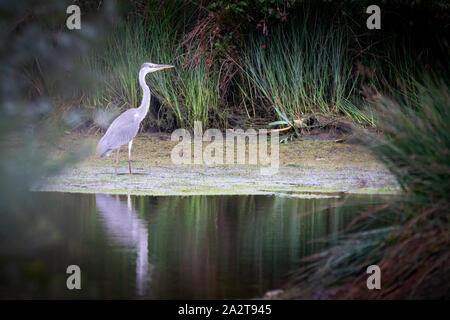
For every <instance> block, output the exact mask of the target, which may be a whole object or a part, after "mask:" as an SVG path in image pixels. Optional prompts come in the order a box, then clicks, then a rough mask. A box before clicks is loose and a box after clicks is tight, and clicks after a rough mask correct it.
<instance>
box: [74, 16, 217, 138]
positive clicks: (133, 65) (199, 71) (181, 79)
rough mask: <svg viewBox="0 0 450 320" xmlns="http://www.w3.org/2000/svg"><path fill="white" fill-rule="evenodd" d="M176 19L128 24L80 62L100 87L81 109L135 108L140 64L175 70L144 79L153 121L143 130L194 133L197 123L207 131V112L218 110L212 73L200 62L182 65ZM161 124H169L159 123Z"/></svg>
mask: <svg viewBox="0 0 450 320" xmlns="http://www.w3.org/2000/svg"><path fill="white" fill-rule="evenodd" d="M174 10H175V9H174ZM175 16H176V13H175V12H173V13H172V14H171V15H169V14H167V13H166V14H165V15H164V16H161V17H160V16H157V15H154V16H152V17H151V18H149V19H151V22H148V21H147V20H144V19H142V18H139V17H138V18H135V20H133V21H131V20H130V21H127V22H125V23H123V24H121V25H119V26H118V27H117V29H116V30H114V31H113V32H112V33H111V34H110V35H109V37H108V38H107V39H106V48H105V50H104V51H103V52H102V54H101V55H99V54H98V51H97V52H92V54H91V55H88V56H87V57H86V58H84V62H83V63H84V64H85V65H87V66H89V68H90V69H91V70H93V73H94V74H98V75H100V76H101V77H102V81H101V82H100V86H99V87H95V88H93V89H92V90H90V91H89V92H90V94H88V95H85V96H84V99H83V104H84V105H90V106H94V107H95V108H106V109H108V108H109V106H111V105H113V106H116V107H119V108H120V109H121V111H124V110H125V109H127V108H133V107H137V106H139V104H140V101H141V94H142V93H141V89H140V87H139V83H138V77H137V74H138V70H139V68H140V66H141V64H142V63H143V62H154V63H164V64H174V65H175V66H176V68H175V69H171V70H170V71H164V72H155V73H152V74H151V75H149V76H148V77H147V79H146V80H147V83H148V85H149V86H150V90H151V92H152V94H153V97H154V98H156V100H157V102H156V101H155V99H152V102H151V104H152V106H151V110H153V114H154V117H147V118H146V120H145V121H144V126H147V127H148V126H157V127H159V128H163V129H170V128H172V127H174V126H177V127H180V126H181V127H193V123H194V121H197V120H198V121H202V123H203V124H204V125H205V126H206V125H207V124H208V121H209V116H210V111H214V110H217V92H216V86H217V76H216V75H217V73H215V72H214V70H212V69H209V68H208V67H207V66H206V64H205V62H204V61H200V62H199V63H198V64H197V65H186V60H187V58H188V57H187V56H186V55H185V54H184V52H183V48H182V46H181V43H182V39H183V34H182V33H180V31H179V30H180V28H179V26H178V24H179V23H180V22H179V21H178V22H174V21H177V20H176V19H175V18H174V17H175ZM155 115H156V116H155ZM171 118H174V119H175V122H176V123H175V125H174V123H172V122H171V121H170V119H171ZM162 119H163V120H162ZM164 119H166V121H168V122H166V123H163V121H164ZM167 119H169V120H167Z"/></svg>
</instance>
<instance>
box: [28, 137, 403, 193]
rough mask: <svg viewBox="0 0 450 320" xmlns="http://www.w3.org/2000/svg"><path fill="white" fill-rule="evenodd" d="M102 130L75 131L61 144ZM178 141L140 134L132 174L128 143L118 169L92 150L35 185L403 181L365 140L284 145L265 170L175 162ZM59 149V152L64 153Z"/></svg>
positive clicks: (128, 189)
mask: <svg viewBox="0 0 450 320" xmlns="http://www.w3.org/2000/svg"><path fill="white" fill-rule="evenodd" d="M98 139H99V137H98V136H92V135H89V136H83V135H75V134H71V135H69V136H68V137H66V140H65V145H63V147H62V148H61V149H66V150H67V149H68V148H70V147H71V146H72V145H73V144H74V143H80V142H81V141H90V142H91V144H92V146H95V144H96V142H97V141H98ZM175 145H176V143H175V142H172V141H170V137H168V136H167V135H141V136H138V137H137V138H136V139H135V141H134V143H133V152H132V159H133V165H132V166H133V174H131V175H129V174H128V165H127V161H126V156H127V155H126V152H125V147H123V148H122V152H121V160H120V161H119V174H118V175H115V174H114V157H112V156H111V157H109V158H106V159H105V158H102V159H100V158H97V157H96V156H94V155H92V156H90V157H88V158H87V159H85V160H84V161H83V162H81V163H78V164H77V165H76V166H75V167H73V168H66V170H65V171H64V172H63V173H62V174H60V175H58V176H55V177H51V178H48V179H46V180H45V181H43V183H42V184H41V185H40V186H37V187H36V188H35V190H39V191H61V192H77V193H109V194H136V195H200V194H202V195H225V194H226V195H239V194H284V195H285V196H289V194H308V193H315V194H316V195H319V194H321V193H323V194H324V195H325V194H327V195H328V196H330V195H332V194H335V193H365V194H368V193H385V194H389V193H396V192H398V186H397V184H396V182H395V180H394V178H393V177H392V175H391V174H390V173H389V172H388V170H387V169H386V168H384V167H383V165H382V164H380V163H379V162H377V161H376V160H375V159H374V158H373V157H372V156H371V155H370V154H369V152H368V150H367V149H366V148H365V147H364V146H361V145H355V144H349V143H339V144H337V143H335V142H334V141H331V140H320V141H316V140H309V141H308V140H306V141H294V142H292V143H290V144H288V145H280V167H279V170H278V173H276V174H274V175H262V174H261V173H260V168H259V166H257V165H247V164H245V165H238V164H233V165H220V166H214V167H208V166H201V165H179V166H178V165H173V164H172V162H171V159H170V152H171V150H172V148H173V146H175ZM63 153H64V152H63V151H59V152H58V154H55V155H54V157H59V156H62V155H63Z"/></svg>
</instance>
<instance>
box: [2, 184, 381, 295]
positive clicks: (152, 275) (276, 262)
mask: <svg viewBox="0 0 450 320" xmlns="http://www.w3.org/2000/svg"><path fill="white" fill-rule="evenodd" d="M33 197H35V198H36V201H34V202H33V203H34V205H33V208H32V211H33V212H32V213H30V214H33V215H34V216H39V219H40V220H38V221H41V222H39V223H36V225H35V226H32V229H33V233H32V236H28V238H26V239H28V240H27V241H28V242H22V243H21V244H22V245H17V243H16V245H15V244H14V243H15V242H14V241H25V240H20V239H22V238H20V235H17V238H16V239H7V241H8V245H9V248H10V250H11V251H14V252H9V253H5V252H4V253H2V255H1V259H0V279H1V280H2V285H1V286H0V288H1V290H0V296H1V297H10V298H11V297H19V298H31V297H33V298H143V299H239V298H241V299H247V298H256V297H262V296H264V293H265V292H267V291H269V290H274V289H280V288H283V286H285V285H286V284H287V283H288V282H289V274H290V273H291V272H292V271H294V270H295V269H296V268H297V267H298V266H299V260H300V259H301V258H302V257H305V256H307V255H310V254H313V253H316V252H318V251H320V250H322V249H324V248H325V242H323V241H322V242H321V241H317V240H320V239H323V238H324V237H328V238H330V237H331V239H333V238H336V237H337V233H338V232H339V231H341V230H342V229H343V228H345V227H346V226H347V225H348V224H349V223H350V222H351V221H352V219H353V218H354V217H355V216H357V215H358V214H360V213H362V212H364V210H366V209H367V208H369V207H370V206H373V205H374V204H376V203H379V202H380V201H384V199H385V198H384V197H380V196H374V195H372V196H370V195H365V196H350V197H347V198H346V199H345V204H346V205H345V206H341V204H342V202H343V201H344V200H343V199H342V198H314V197H312V198H310V197H306V198H302V197H291V196H267V195H248V196H167V197H152V196H126V195H125V196H123V195H122V196H116V195H104V194H97V195H95V194H71V193H50V192H48V193H47V192H37V193H34V194H33ZM29 210H31V209H29ZM42 221H43V222H42ZM24 223H25V222H24ZM23 237H25V236H23ZM315 240H316V241H315ZM3 244H5V242H3ZM24 244H25V245H24ZM24 246H25V248H24ZM13 248H15V249H13ZM17 248H20V249H17ZM69 265H78V266H79V267H80V270H81V290H68V289H67V287H66V280H67V278H68V277H69V274H66V269H67V267H68V266H69ZM11 270H15V271H14V272H13V273H11V272H10V271H11ZM17 270H19V271H17Z"/></svg>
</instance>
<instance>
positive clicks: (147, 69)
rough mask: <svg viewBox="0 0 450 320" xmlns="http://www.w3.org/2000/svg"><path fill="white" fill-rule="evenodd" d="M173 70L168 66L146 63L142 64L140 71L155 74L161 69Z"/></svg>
mask: <svg viewBox="0 0 450 320" xmlns="http://www.w3.org/2000/svg"><path fill="white" fill-rule="evenodd" d="M168 68H175V66H171V65H168V64H154V63H151V62H146V63H144V64H142V66H141V70H144V71H145V73H150V72H155V71H159V70H163V69H168Z"/></svg>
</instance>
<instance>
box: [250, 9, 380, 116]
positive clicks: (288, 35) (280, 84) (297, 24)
mask: <svg viewBox="0 0 450 320" xmlns="http://www.w3.org/2000/svg"><path fill="white" fill-rule="evenodd" d="M348 41H349V40H348V32H347V30H346V29H345V26H341V25H338V24H327V23H324V22H323V21H319V18H318V17H311V16H308V15H306V14H305V15H304V17H303V19H302V20H300V21H297V20H295V21H294V20H292V21H291V22H290V23H289V24H288V25H287V26H282V27H279V28H278V29H276V30H274V31H273V33H272V34H271V36H269V38H268V39H266V38H264V37H262V36H257V35H256V36H252V37H251V39H250V42H249V44H248V48H247V49H246V50H245V53H244V57H243V66H242V68H243V71H244V73H245V75H246V76H247V78H248V79H249V80H250V82H251V83H252V84H253V85H254V86H255V87H256V88H257V90H258V91H259V96H261V97H262V102H263V103H265V104H268V105H271V106H273V107H274V108H276V109H278V110H279V111H281V112H282V113H284V114H286V115H287V116H288V117H289V118H290V119H291V121H292V120H294V119H299V118H301V117H302V116H303V115H305V114H309V113H315V112H320V113H323V114H328V115H338V114H344V115H346V116H348V117H350V118H351V119H353V120H355V121H357V122H360V123H367V122H369V123H371V119H370V118H369V117H368V116H366V115H365V114H364V112H363V111H361V110H360V109H359V108H357V107H356V106H355V105H354V104H353V103H352V102H351V100H352V95H353V94H354V92H355V86H356V83H357V82H356V78H355V76H354V74H353V72H352V62H351V59H349V57H348V51H347V50H346V48H348ZM241 88H245V87H244V86H241ZM244 90H246V89H244ZM244 90H241V91H242V92H243V94H244V95H247V93H246V92H244ZM247 96H248V95H247Z"/></svg>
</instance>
